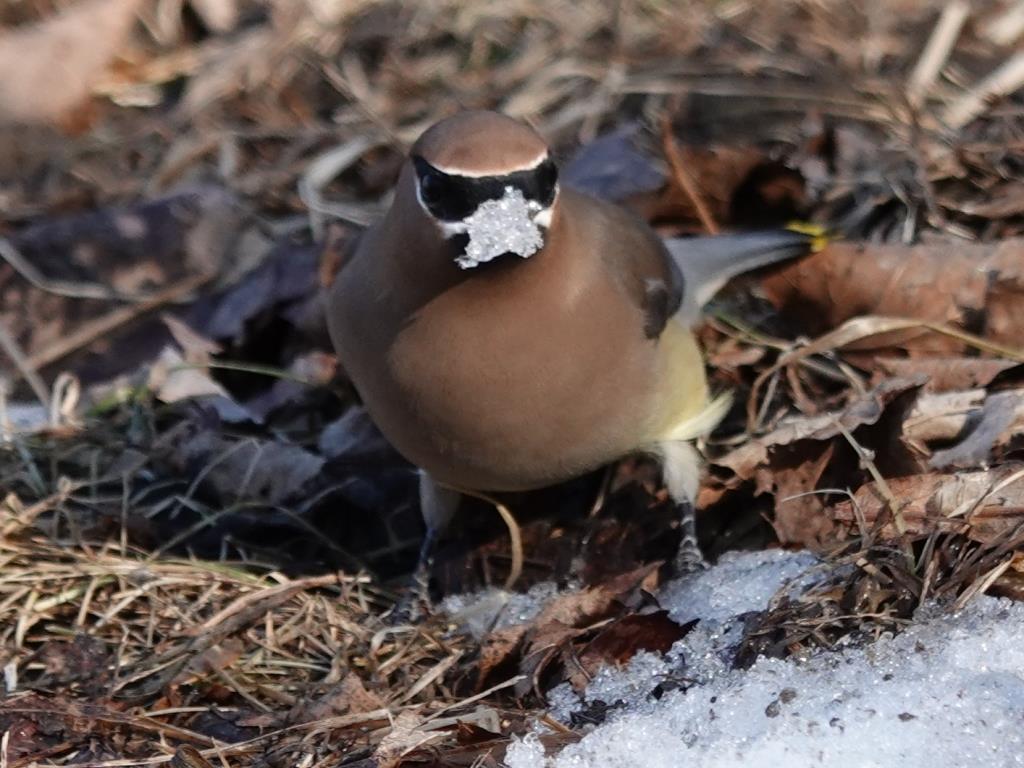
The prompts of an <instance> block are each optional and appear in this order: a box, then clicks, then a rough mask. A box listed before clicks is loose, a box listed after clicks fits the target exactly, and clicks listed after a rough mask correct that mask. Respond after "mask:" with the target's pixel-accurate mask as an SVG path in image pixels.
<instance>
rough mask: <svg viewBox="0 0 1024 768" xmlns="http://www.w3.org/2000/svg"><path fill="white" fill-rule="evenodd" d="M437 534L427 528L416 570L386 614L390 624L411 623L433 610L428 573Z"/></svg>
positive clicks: (431, 612)
mask: <svg viewBox="0 0 1024 768" xmlns="http://www.w3.org/2000/svg"><path fill="white" fill-rule="evenodd" d="M438 538H439V535H438V532H437V530H435V529H428V530H427V534H426V536H424V538H423V545H422V546H421V547H420V556H419V560H418V561H417V563H416V570H415V571H413V573H412V577H411V578H410V579H409V585H408V587H407V588H406V589H405V591H404V592H403V593H402V595H401V597H399V598H398V602H397V603H395V607H394V608H393V609H392V611H391V613H390V614H389V615H388V622H389V623H390V624H391V625H392V626H395V625H398V624H413V623H415V622H418V621H422V620H423V619H425V618H427V617H428V616H430V615H431V614H433V612H434V603H433V601H432V600H431V599H430V573H431V571H433V569H434V553H435V552H436V551H437V541H438Z"/></svg>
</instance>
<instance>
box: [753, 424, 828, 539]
mask: <svg viewBox="0 0 1024 768" xmlns="http://www.w3.org/2000/svg"><path fill="white" fill-rule="evenodd" d="M834 450H835V443H832V442H830V443H826V444H825V445H824V447H823V448H821V449H820V454H819V455H818V457H817V458H810V459H805V460H801V461H799V462H797V463H796V464H795V465H793V466H776V467H775V468H773V469H765V470H763V473H762V472H759V473H758V475H759V479H758V486H759V487H760V486H761V485H762V481H761V479H760V475H761V474H764V475H767V476H768V477H767V478H766V479H765V481H764V482H765V483H766V484H767V483H770V484H771V486H773V488H772V490H773V492H774V494H775V516H774V517H773V518H772V527H773V528H774V529H775V535H776V536H777V537H778V539H779V542H780V543H782V544H801V545H803V546H806V547H812V548H814V547H819V546H821V545H822V544H823V543H824V542H825V541H827V540H828V538H829V536H830V535H831V533H832V528H833V526H832V521H831V519H830V518H829V517H828V515H826V514H825V496H823V495H822V494H817V493H814V491H815V490H817V488H818V484H819V482H820V480H821V476H822V475H823V474H824V472H825V469H826V467H828V465H829V464H830V463H831V461H832V457H833V452H834Z"/></svg>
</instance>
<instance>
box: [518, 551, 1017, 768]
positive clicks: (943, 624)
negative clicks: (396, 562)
mask: <svg viewBox="0 0 1024 768" xmlns="http://www.w3.org/2000/svg"><path fill="white" fill-rule="evenodd" d="M812 563H813V560H812V559H811V558H809V557H808V556H806V555H793V554H786V553H781V552H774V553H772V552H759V553H753V554H740V555H733V556H730V557H727V558H723V561H722V562H721V563H720V564H718V565H716V566H715V567H713V568H711V569H710V570H708V571H707V572H705V573H703V574H699V575H697V576H694V577H691V578H690V579H689V580H688V581H684V582H681V583H675V584H670V585H669V586H668V587H666V589H665V590H663V593H662V595H661V601H662V603H663V605H665V607H667V608H669V609H670V611H671V612H672V615H673V617H674V618H676V619H677V620H680V621H686V620H689V619H691V618H701V622H700V624H698V626H697V628H695V629H694V630H693V631H692V632H691V633H690V634H689V635H688V636H687V637H686V638H684V639H683V640H682V641H680V642H679V643H677V645H676V647H675V648H674V649H673V651H672V652H671V653H670V654H668V655H667V656H666V657H665V658H661V657H659V656H657V655H655V654H649V653H641V654H638V655H637V656H636V657H634V659H633V660H632V661H631V663H630V664H629V665H627V666H626V667H625V668H624V669H622V670H610V669H609V670H605V671H604V672H602V673H600V674H598V675H597V676H595V678H594V680H593V682H592V683H591V685H590V687H589V688H588V690H587V692H586V693H585V695H584V697H585V699H587V700H588V701H594V700H601V701H605V702H606V703H611V702H612V701H614V700H622V701H625V702H627V704H626V706H625V707H624V708H623V709H621V710H614V711H613V712H612V714H611V715H610V716H609V719H608V720H607V721H606V722H605V723H604V724H603V725H600V726H598V727H596V728H595V729H594V730H593V731H591V732H590V733H589V734H587V735H586V736H585V737H584V738H583V740H582V741H581V742H579V743H578V744H574V745H572V746H569V747H567V748H566V749H565V750H563V751H562V752H561V754H559V755H557V756H556V757H553V758H550V757H545V756H544V753H543V749H542V748H541V746H540V744H539V742H538V741H537V740H536V738H535V737H533V736H528V737H526V738H525V739H523V740H520V741H518V742H517V743H514V744H513V745H512V746H511V747H510V748H509V750H508V755H507V758H506V761H507V765H508V766H509V768H620V767H621V768H627V767H629V768H632V767H633V766H636V768H640V767H641V766H642V767H643V768H669V766H673V767H674V766H687V767H689V766H695V767H708V768H710V767H712V766H714V767H715V768H738V767H739V766H743V767H744V768H759V767H760V766H772V768H777V766H786V768H801V767H802V766H829V768H875V767H876V766H877V768H890V767H891V766H900V767H901V768H904V767H905V768H917V767H919V766H926V768H954V767H956V768H960V766H964V765H970V764H978V765H985V766H1012V765H1024V642H1022V638H1024V604H1019V603H1012V602H1009V601H1005V600H996V599H993V598H979V599H977V600H976V601H975V602H973V603H972V604H971V605H970V606H969V607H968V608H967V609H965V610H964V611H962V612H960V613H959V614H956V615H952V614H949V613H944V612H941V611H939V610H938V609H935V608H932V609H930V610H928V609H925V610H924V611H922V612H921V615H919V617H918V619H917V620H915V622H914V623H913V624H912V625H911V626H910V627H909V628H908V629H907V630H906V631H905V632H903V633H901V634H899V635H897V636H896V637H885V638H883V639H881V640H879V641H877V642H875V643H872V644H869V645H866V646H862V647H855V648H847V649H845V650H842V651H820V652H817V653H815V654H812V655H811V656H809V657H808V658H805V659H801V660H795V659H789V660H786V661H779V660H773V659H762V660H760V661H758V662H757V663H756V664H755V665H754V666H753V667H752V668H751V669H748V670H733V669H731V665H730V661H731V658H730V649H731V648H732V646H733V645H734V644H735V642H736V641H737V640H738V639H739V637H740V633H741V628H740V626H739V621H738V620H736V619H735V618H734V617H737V616H738V615H740V614H742V613H744V612H747V611H751V610H759V609H762V608H764V607H765V605H766V602H767V600H768V599H769V598H770V597H771V596H772V595H773V594H774V593H775V591H776V589H778V588H779V587H780V586H781V585H782V584H784V583H785V582H786V581H787V580H789V579H791V578H793V577H795V576H799V575H800V574H802V573H803V572H804V571H806V570H807V569H808V566H809V565H811V564H812ZM811 575H812V576H813V569H811ZM540 592H541V591H540V590H538V597H539V596H540ZM548 594H550V592H549V593H548ZM517 609H518V610H524V606H523V605H519V606H517ZM525 612H526V613H528V612H529V611H525ZM680 657H682V659H684V660H685V666H682V667H680V665H679V663H678V660H679V658H680ZM680 673H681V674H682V675H683V676H685V677H686V678H688V679H695V680H696V681H697V682H696V683H695V684H694V685H692V686H691V687H689V688H688V690H686V691H685V692H682V691H675V692H672V693H669V694H666V695H664V696H662V698H661V699H660V700H654V699H653V698H651V697H649V696H648V695H647V693H648V692H649V691H650V690H651V689H652V688H653V687H654V686H655V685H656V684H657V683H659V682H661V681H662V680H664V679H665V677H666V676H668V675H672V674H674V675H677V676H678V675H679V674H680ZM550 703H551V706H552V715H553V716H555V717H556V718H559V719H567V718H568V716H569V714H570V713H571V712H572V711H573V710H574V709H576V708H578V707H580V706H581V702H580V700H579V697H578V696H576V694H575V693H574V692H573V691H572V690H571V689H570V688H569V687H568V686H567V685H563V686H559V687H558V688H556V689H555V690H554V691H552V692H551V696H550Z"/></svg>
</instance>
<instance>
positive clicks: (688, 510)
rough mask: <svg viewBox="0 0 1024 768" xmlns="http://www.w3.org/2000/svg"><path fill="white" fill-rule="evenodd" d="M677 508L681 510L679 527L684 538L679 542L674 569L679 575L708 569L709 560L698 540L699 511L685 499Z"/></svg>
mask: <svg viewBox="0 0 1024 768" xmlns="http://www.w3.org/2000/svg"><path fill="white" fill-rule="evenodd" d="M676 509H677V510H678V512H679V527H680V529H681V530H682V532H683V538H682V540H681V541H680V542H679V551H678V552H676V558H675V561H674V563H673V571H674V572H675V574H676V575H677V576H687V575H689V574H692V573H699V572H701V571H703V570H707V568H708V561H707V560H705V559H704V554H703V553H702V552H701V551H700V544H699V543H698V542H697V513H696V510H695V509H694V508H693V504H692V503H690V502H689V501H684V502H682V503H680V504H679V505H678V506H677V507H676Z"/></svg>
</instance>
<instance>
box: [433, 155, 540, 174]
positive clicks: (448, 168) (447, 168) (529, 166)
mask: <svg viewBox="0 0 1024 768" xmlns="http://www.w3.org/2000/svg"><path fill="white" fill-rule="evenodd" d="M548 156H549V153H548V151H547V150H546V149H545V150H544V151H543V152H541V153H540V154H539V155H537V157H535V158H534V159H533V160H531V161H530V162H528V163H526V164H525V165H516V166H512V167H509V168H487V169H480V168H477V169H475V170H467V169H465V168H458V167H456V166H454V165H439V164H437V163H431V165H432V166H433V167H434V168H436V169H437V170H439V171H441V173H447V174H448V175H449V176H464V177H466V178H467V179H482V178H485V177H487V176H507V175H508V174H510V173H518V172H520V171H532V170H533V169H535V168H537V166H539V165H540V164H541V163H543V162H544V161H545V160H547V159H548Z"/></svg>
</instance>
